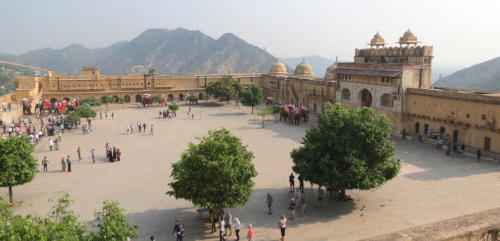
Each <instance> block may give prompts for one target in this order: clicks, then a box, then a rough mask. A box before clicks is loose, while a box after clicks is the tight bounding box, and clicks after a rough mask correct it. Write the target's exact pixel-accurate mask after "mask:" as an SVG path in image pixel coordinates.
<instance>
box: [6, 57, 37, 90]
mask: <svg viewBox="0 0 500 241" xmlns="http://www.w3.org/2000/svg"><path fill="white" fill-rule="evenodd" d="M41 73H43V72H42V71H41V70H37V69H36V68H31V67H30V66H22V65H19V64H16V63H9V62H4V61H0V96H1V95H4V94H7V93H10V92H14V90H15V87H14V82H13V79H14V78H15V77H17V76H36V75H38V74H41Z"/></svg>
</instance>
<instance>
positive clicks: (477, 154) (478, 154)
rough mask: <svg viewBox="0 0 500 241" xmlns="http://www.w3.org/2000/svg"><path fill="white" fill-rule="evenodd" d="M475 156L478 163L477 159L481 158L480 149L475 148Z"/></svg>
mask: <svg viewBox="0 0 500 241" xmlns="http://www.w3.org/2000/svg"><path fill="white" fill-rule="evenodd" d="M476 156H477V163H479V159H481V149H479V148H477V151H476Z"/></svg>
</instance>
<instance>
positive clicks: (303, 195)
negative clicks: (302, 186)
mask: <svg viewBox="0 0 500 241" xmlns="http://www.w3.org/2000/svg"><path fill="white" fill-rule="evenodd" d="M305 210H306V193H305V192H304V191H302V193H301V194H300V211H301V212H302V216H304V213H305Z"/></svg>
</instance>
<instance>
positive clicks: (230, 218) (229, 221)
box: [224, 211, 233, 236]
mask: <svg viewBox="0 0 500 241" xmlns="http://www.w3.org/2000/svg"><path fill="white" fill-rule="evenodd" d="M224 219H225V220H224V221H225V224H226V226H225V227H224V236H231V235H233V228H232V225H233V216H232V215H231V213H230V212H229V211H228V212H226V216H225V217H224ZM228 229H229V231H230V232H231V233H230V234H229V235H227V230H228Z"/></svg>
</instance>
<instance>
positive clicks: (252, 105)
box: [252, 105, 253, 115]
mask: <svg viewBox="0 0 500 241" xmlns="http://www.w3.org/2000/svg"><path fill="white" fill-rule="evenodd" d="M252 115H253V105H252Z"/></svg>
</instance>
